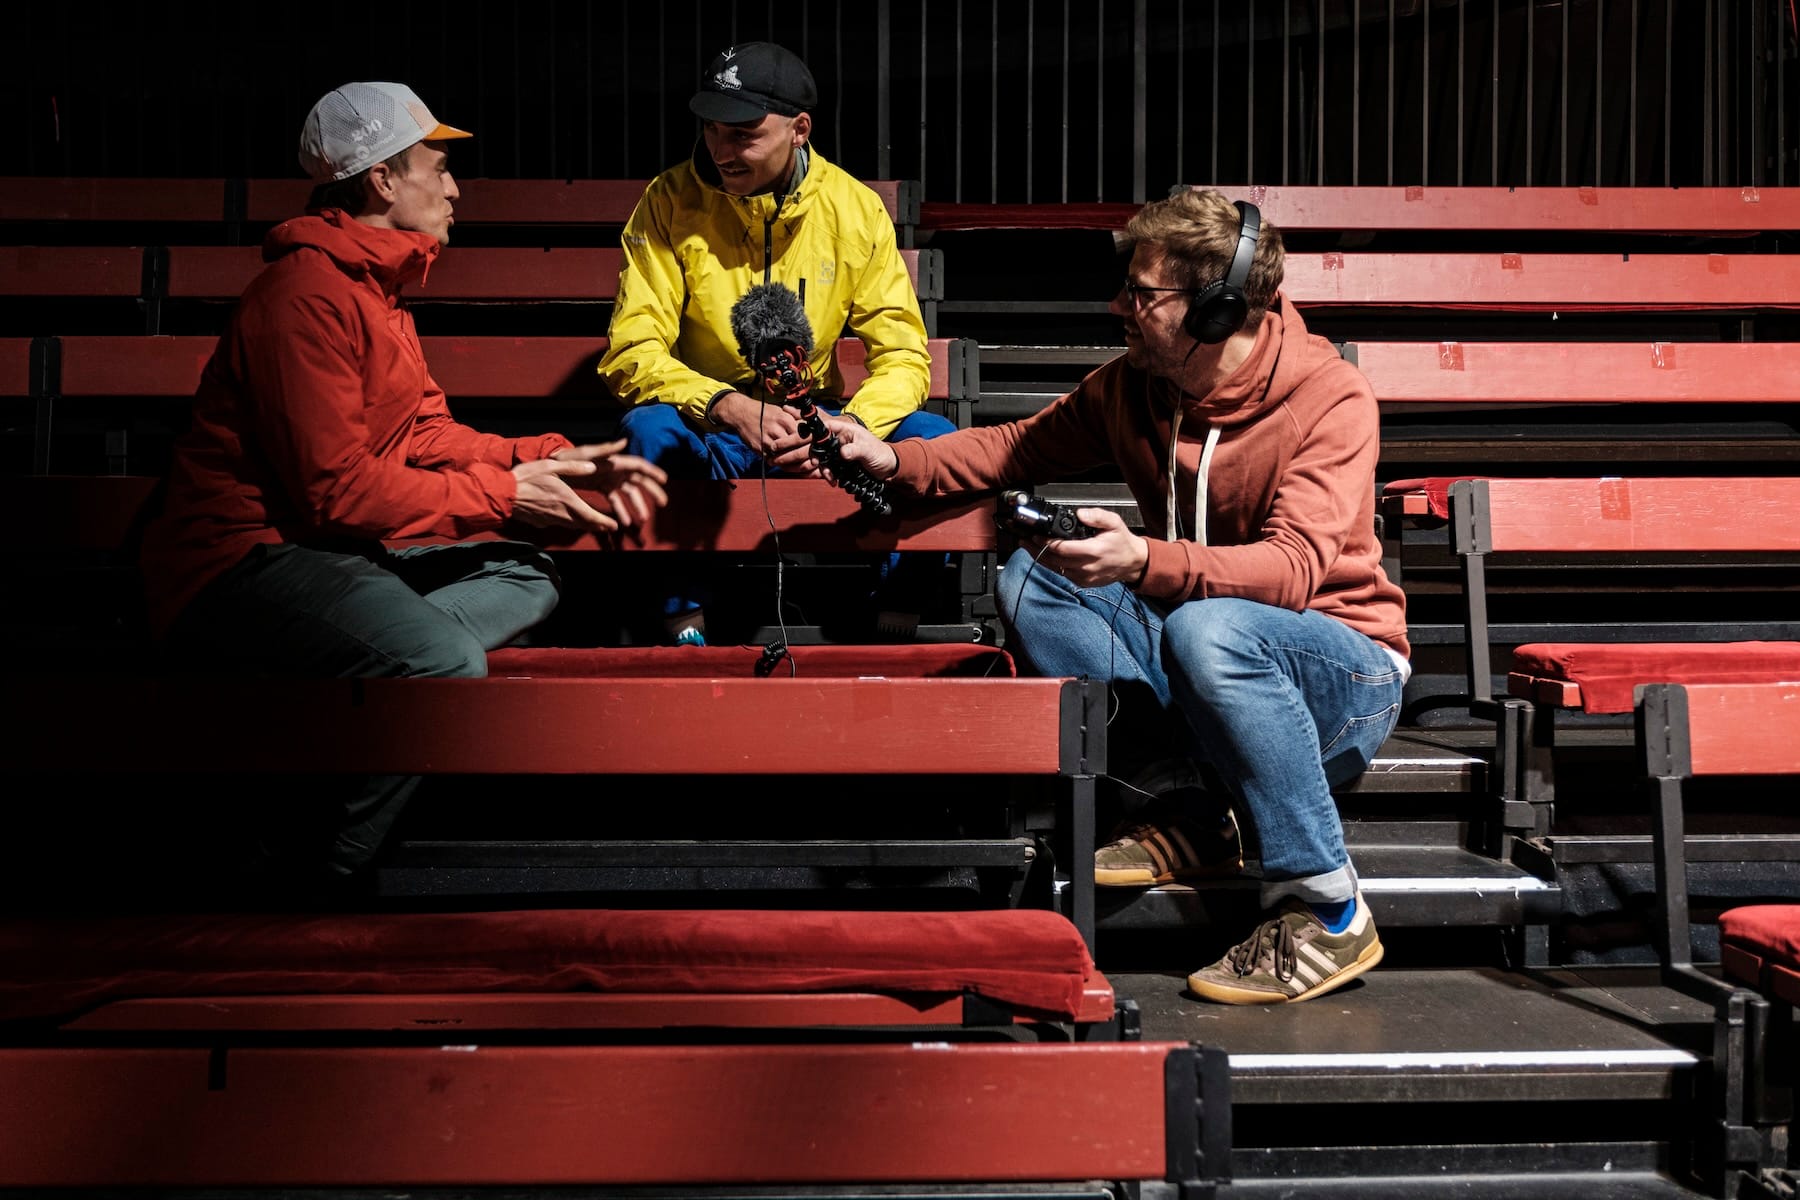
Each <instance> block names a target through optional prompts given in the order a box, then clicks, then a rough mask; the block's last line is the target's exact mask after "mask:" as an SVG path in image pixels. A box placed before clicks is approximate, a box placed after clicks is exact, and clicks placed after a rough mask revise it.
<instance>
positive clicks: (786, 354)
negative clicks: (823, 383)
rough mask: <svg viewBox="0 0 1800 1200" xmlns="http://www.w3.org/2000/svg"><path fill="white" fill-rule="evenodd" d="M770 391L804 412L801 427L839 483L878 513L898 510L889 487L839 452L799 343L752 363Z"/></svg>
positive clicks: (813, 448) (801, 416)
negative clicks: (816, 399) (814, 393)
mask: <svg viewBox="0 0 1800 1200" xmlns="http://www.w3.org/2000/svg"><path fill="white" fill-rule="evenodd" d="M751 365H752V366H754V367H755V368H756V373H757V375H758V376H760V377H761V379H762V383H763V387H764V388H765V389H766V390H767V391H768V393H769V394H770V395H771V396H773V397H775V398H776V399H777V400H779V401H780V402H781V403H782V404H784V405H786V406H787V407H789V408H792V409H795V410H797V411H798V412H799V414H800V430H801V432H802V433H804V434H806V436H807V437H808V438H809V439H810V440H811V441H812V455H813V457H814V458H816V459H817V460H818V461H819V465H820V466H822V467H824V468H825V469H826V470H828V471H830V472H831V477H832V478H833V479H835V480H837V485H838V486H839V487H841V488H843V489H844V490H845V491H846V492H849V493H850V494H851V495H852V496H855V497H856V499H857V501H858V502H859V503H861V504H862V506H863V507H864V508H866V509H868V510H869V511H870V512H872V513H874V514H875V515H876V516H880V517H885V516H887V515H888V514H889V513H891V512H893V511H894V506H893V505H892V504H890V503H889V502H888V499H887V488H886V486H885V485H884V484H883V483H882V481H881V480H879V479H877V478H875V477H874V476H873V475H871V474H869V473H868V472H867V471H866V470H864V469H863V468H862V466H861V465H860V464H858V463H852V462H845V461H844V459H843V456H842V455H841V454H840V453H839V443H838V436H837V434H835V433H833V432H831V429H830V427H828V426H827V425H826V424H825V418H824V416H823V415H821V414H820V412H819V408H818V405H816V404H814V403H813V400H812V383H813V375H812V364H811V363H809V362H808V361H807V360H806V355H805V352H804V351H803V350H801V348H800V347H798V346H788V347H783V348H781V349H778V350H775V351H773V352H771V353H769V354H767V355H765V356H764V357H763V358H762V359H761V360H759V361H758V362H755V363H752V364H751Z"/></svg>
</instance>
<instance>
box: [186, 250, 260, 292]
mask: <svg viewBox="0 0 1800 1200" xmlns="http://www.w3.org/2000/svg"><path fill="white" fill-rule="evenodd" d="M262 268H263V257H262V248H261V247H260V246H171V247H169V266H168V276H167V282H166V284H165V286H166V288H167V294H168V295H169V296H170V297H171V298H173V299H177V300H232V299H236V298H237V297H238V296H239V295H241V294H242V293H243V290H244V288H245V286H246V285H248V284H249V282H250V281H251V280H252V279H254V278H256V273H257V272H258V271H260V270H262Z"/></svg>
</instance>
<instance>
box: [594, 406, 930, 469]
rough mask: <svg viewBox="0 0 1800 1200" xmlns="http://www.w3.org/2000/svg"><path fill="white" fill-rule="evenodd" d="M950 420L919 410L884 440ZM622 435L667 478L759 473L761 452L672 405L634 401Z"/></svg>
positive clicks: (834, 411)
mask: <svg viewBox="0 0 1800 1200" xmlns="http://www.w3.org/2000/svg"><path fill="white" fill-rule="evenodd" d="M818 408H819V411H820V412H823V413H827V414H829V415H831V416H834V417H835V416H838V415H839V414H840V413H841V412H842V411H843V410H842V409H841V408H829V407H827V406H825V405H823V404H821V405H819V406H818ZM955 428H956V425H955V424H954V423H953V422H952V421H951V420H950V419H949V418H948V417H943V416H939V415H938V414H937V413H934V412H926V411H925V410H924V409H920V410H919V411H918V412H914V413H908V414H907V416H906V418H905V419H904V420H902V421H901V422H900V424H899V425H898V426H896V427H895V429H894V432H892V433H890V434H888V436H887V440H888V441H890V442H903V441H905V440H906V439H907V438H934V437H938V436H939V435H941V434H946V433H949V432H951V431H952V430H954V429H955ZM619 431H620V432H621V433H622V434H624V436H625V439H626V443H627V444H626V447H625V450H626V453H628V454H636V455H638V456H639V457H641V458H647V459H649V460H650V461H651V462H653V463H655V464H657V465H658V466H660V467H661V468H662V469H663V470H665V471H667V472H668V473H669V477H670V478H672V479H745V478H748V477H751V476H756V475H760V474H762V469H763V468H762V455H760V454H758V453H757V452H756V451H755V450H753V449H751V447H750V446H749V445H748V444H746V443H745V441H744V439H743V438H741V437H739V436H738V435H737V434H735V433H733V432H731V431H730V430H723V431H721V432H718V433H702V432H700V431H699V430H697V429H695V428H694V427H693V426H691V425H689V424H688V423H687V422H686V421H685V420H683V419H682V416H681V413H680V411H679V410H677V409H676V408H675V406H674V405H672V404H655V403H652V404H638V405H635V406H633V407H632V408H631V409H629V410H628V411H627V412H626V413H625V415H624V416H623V417H621V418H620V419H619Z"/></svg>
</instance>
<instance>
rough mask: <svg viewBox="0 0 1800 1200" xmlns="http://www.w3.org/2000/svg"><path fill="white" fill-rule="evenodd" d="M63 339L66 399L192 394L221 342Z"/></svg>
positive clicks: (213, 339) (99, 337)
mask: <svg viewBox="0 0 1800 1200" xmlns="http://www.w3.org/2000/svg"><path fill="white" fill-rule="evenodd" d="M60 341H61V342H62V389H61V391H62V394H63V395H65V396H191V395H193V394H194V389H195V388H196V387H198V386H200V373H201V371H203V370H204V369H205V368H206V360H207V359H208V358H211V357H212V352H213V347H214V346H216V345H217V344H218V341H219V339H218V338H216V337H144V336H129V335H125V336H115V335H110V334H93V335H88V334H83V335H79V336H72V337H65V338H62V339H60Z"/></svg>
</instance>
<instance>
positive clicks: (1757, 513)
mask: <svg viewBox="0 0 1800 1200" xmlns="http://www.w3.org/2000/svg"><path fill="white" fill-rule="evenodd" d="M1487 486H1488V497H1489V502H1490V507H1491V518H1492V534H1493V549H1494V550H1496V551H1500V552H1503V553H1504V552H1509V551H1534V550H1535V551H1550V552H1579V551H1597V552H1617V551H1651V550H1654V551H1695V552H1698V551H1735V550H1749V551H1755V550H1763V551H1800V477H1769V478H1743V479H1739V478H1732V479H1690V478H1651V479H1491V480H1489V481H1488V485H1487Z"/></svg>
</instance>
